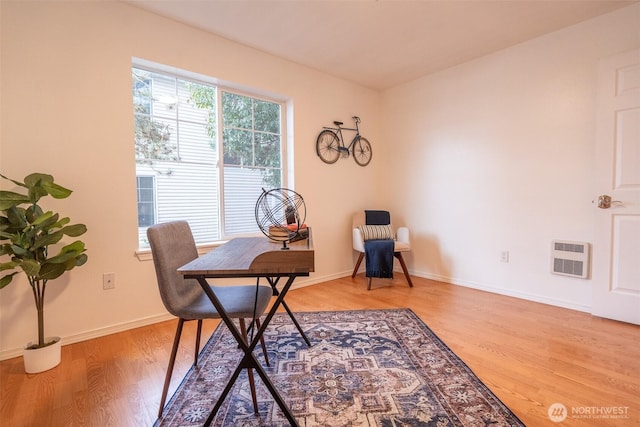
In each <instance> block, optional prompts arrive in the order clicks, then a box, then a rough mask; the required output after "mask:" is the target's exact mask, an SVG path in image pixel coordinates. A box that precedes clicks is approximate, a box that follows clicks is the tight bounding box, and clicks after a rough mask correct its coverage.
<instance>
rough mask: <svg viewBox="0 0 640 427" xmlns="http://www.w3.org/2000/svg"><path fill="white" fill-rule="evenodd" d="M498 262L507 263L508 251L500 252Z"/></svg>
mask: <svg viewBox="0 0 640 427" xmlns="http://www.w3.org/2000/svg"><path fill="white" fill-rule="evenodd" d="M500 262H509V251H502V252H500Z"/></svg>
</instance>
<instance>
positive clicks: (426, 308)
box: [0, 274, 640, 427]
mask: <svg viewBox="0 0 640 427" xmlns="http://www.w3.org/2000/svg"><path fill="white" fill-rule="evenodd" d="M413 280H414V285H415V286H414V288H409V287H408V286H407V285H406V282H405V281H404V277H403V276H402V275H401V274H397V275H396V278H395V279H393V281H391V280H380V279H378V280H374V283H373V287H372V288H373V289H372V290H371V291H367V290H366V283H365V280H364V278H363V277H362V276H358V277H357V278H356V279H355V280H352V279H351V278H350V277H349V278H343V279H338V280H334V281H331V282H327V283H323V284H319V285H314V286H309V287H306V288H302V289H295V290H293V291H291V292H290V293H289V295H288V296H287V302H288V304H289V306H290V307H291V309H292V310H294V311H321V310H348V309H373V308H394V307H409V308H411V309H412V310H413V311H414V312H415V313H416V314H417V315H418V316H419V317H420V318H422V320H423V321H424V322H425V323H426V324H427V325H428V326H429V327H430V328H431V329H432V330H433V331H434V332H435V333H436V334H437V335H438V336H439V337H440V338H441V339H442V340H443V341H444V342H445V343H446V344H447V345H448V346H449V347H450V348H451V349H452V350H453V351H454V352H455V353H456V354H457V355H458V356H459V357H460V358H461V359H462V360H463V361H464V362H465V363H466V364H467V365H468V366H469V367H470V368H471V369H472V370H473V371H474V372H475V373H476V375H477V376H478V377H479V378H480V379H481V380H482V381H483V382H484V383H485V384H486V385H487V386H488V387H489V388H490V389H491V390H492V391H493V392H494V393H495V394H496V395H497V396H498V397H499V398H500V399H501V400H502V401H503V402H504V403H505V404H506V405H507V406H508V407H509V408H511V410H512V411H513V412H514V413H515V414H516V415H517V416H518V417H519V418H520V419H521V420H522V421H523V422H524V423H525V424H526V425H528V426H550V425H555V426H563V427H564V426H615V427H623V426H624V427H626V426H632V425H640V327H639V326H633V325H629V324H625V323H620V322H615V321H611V320H605V319H601V318H597V317H593V316H591V315H589V314H586V313H582V312H576V311H571V310H566V309H562V308H557V307H552V306H548V305H543V304H538V303H533V302H528V301H523V300H519V299H515V298H509V297H504V296H499V295H494V294H489V293H485V292H481V291H476V290H472V289H467V288H463V287H458V286H453V285H448V284H443V283H439V282H434V281H430V280H426V279H421V278H414V279H413ZM216 324H217V322H215V321H208V322H206V325H205V329H206V333H207V334H209V333H210V332H211V331H212V330H213V329H214V328H215V326H216ZM175 325H176V322H175V321H169V322H163V323H158V324H155V325H152V326H147V327H144V328H139V329H134V330H130V331H127V332H122V333H118V334H114V335H110V336H106V337H102V338H98V339H93V340H90V341H85V342H81V343H77V344H72V345H67V346H64V347H63V348H62V363H61V365H60V366H58V367H56V368H54V369H52V370H50V371H48V372H45V373H41V374H38V375H26V374H24V371H23V366H22V358H15V359H10V360H6V361H3V362H0V405H1V408H0V425H1V426H2V427H9V426H21V427H22V426H38V427H40V426H56V427H57V426H100V427H104V426H118V427H125V426H132V427H133V426H135V427H139V426H149V425H152V424H153V422H154V421H155V417H156V413H157V410H158V401H159V398H160V390H161V388H162V382H163V379H164V373H165V369H166V365H167V360H168V358H169V350H170V347H171V343H172V340H173V334H174V328H175ZM194 329H195V324H192V323H187V325H186V327H185V335H184V338H183V341H182V342H183V347H182V349H181V351H180V354H179V356H178V361H177V365H176V371H175V373H174V381H173V382H172V385H171V390H170V395H171V394H172V393H173V390H174V389H175V388H176V387H177V385H178V384H179V382H180V379H181V378H182V376H183V375H184V373H185V372H186V370H187V369H188V368H189V365H190V364H191V363H192V361H193V359H192V357H193V356H192V355H193V348H192V346H193V344H192V343H193V342H194V341H193V336H194ZM207 336H208V335H207ZM203 341H205V340H203ZM554 403H562V404H563V405H564V406H565V407H566V408H567V410H568V413H569V414H568V417H567V419H566V420H565V421H564V422H561V423H557V424H556V423H553V422H551V421H550V419H549V417H548V415H547V414H548V408H549V406H550V405H552V404H554ZM612 412H616V413H617V415H615V417H617V418H614V417H613V416H612V415H610V414H611V413H612ZM607 414H609V415H607Z"/></svg>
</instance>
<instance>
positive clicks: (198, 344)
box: [193, 319, 202, 366]
mask: <svg viewBox="0 0 640 427" xmlns="http://www.w3.org/2000/svg"><path fill="white" fill-rule="evenodd" d="M201 335H202V319H198V329H197V330H196V351H195V355H194V356H193V366H198V356H199V354H200V336H201Z"/></svg>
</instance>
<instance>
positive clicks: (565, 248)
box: [551, 240, 590, 279]
mask: <svg viewBox="0 0 640 427" xmlns="http://www.w3.org/2000/svg"><path fill="white" fill-rule="evenodd" d="M589 249H590V248H589V243H586V242H570V241H566V240H554V241H553V242H552V245H551V272H552V273H555V274H562V275H565V276H572V277H580V278H582V279H586V278H587V276H588V275H589V254H590V250H589Z"/></svg>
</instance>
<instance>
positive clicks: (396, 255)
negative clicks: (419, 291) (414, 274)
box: [394, 252, 413, 288]
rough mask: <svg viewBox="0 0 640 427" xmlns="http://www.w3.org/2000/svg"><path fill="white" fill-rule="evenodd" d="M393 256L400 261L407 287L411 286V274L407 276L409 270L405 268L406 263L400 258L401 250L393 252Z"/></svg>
mask: <svg viewBox="0 0 640 427" xmlns="http://www.w3.org/2000/svg"><path fill="white" fill-rule="evenodd" d="M394 255H395V257H396V258H398V261H400V265H401V266H402V271H403V272H404V277H406V278H407V282H409V287H410V288H413V282H412V281H411V276H409V270H407V264H405V263H404V258H402V252H396V253H394Z"/></svg>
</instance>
